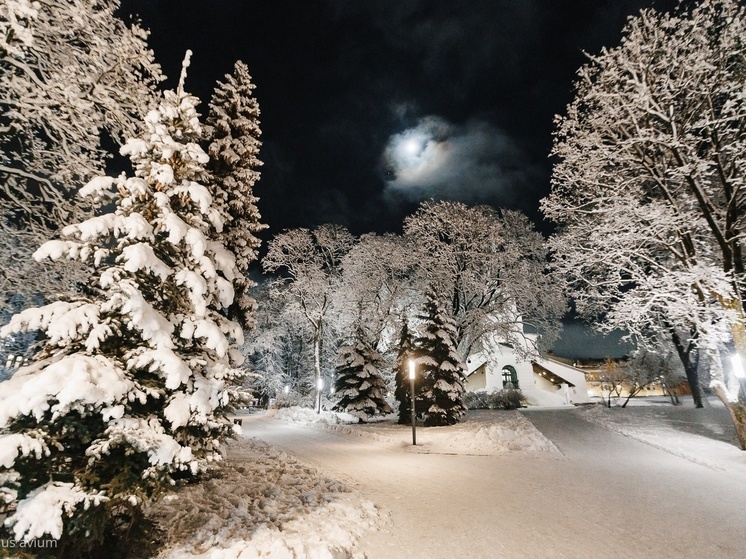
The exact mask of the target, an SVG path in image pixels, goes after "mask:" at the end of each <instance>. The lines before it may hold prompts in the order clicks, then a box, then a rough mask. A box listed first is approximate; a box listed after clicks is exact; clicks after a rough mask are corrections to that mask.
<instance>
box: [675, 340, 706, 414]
mask: <svg viewBox="0 0 746 559" xmlns="http://www.w3.org/2000/svg"><path fill="white" fill-rule="evenodd" d="M693 337H696V333H695V335H694V336H693ZM671 339H672V340H673V345H674V346H675V347H676V353H678V354H679V359H680V360H681V364H682V365H684V372H685V373H686V382H687V383H688V384H689V388H690V389H691V391H692V399H693V400H694V407H695V408H703V407H704V405H703V404H702V389H701V388H700V385H699V371H698V364H699V359H697V363H692V350H695V351H697V350H696V348H694V344H693V343H692V342H689V344H688V345H687V346H686V347H684V344H683V343H682V341H681V338H680V337H679V335H678V333H677V332H676V330H674V329H673V328H671Z"/></svg>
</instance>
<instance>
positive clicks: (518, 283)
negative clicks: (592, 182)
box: [404, 202, 566, 356]
mask: <svg viewBox="0 0 746 559" xmlns="http://www.w3.org/2000/svg"><path fill="white" fill-rule="evenodd" d="M404 232H405V235H407V236H409V237H411V239H412V243H413V246H414V247H415V248H416V250H417V253H416V255H415V257H416V262H417V264H418V267H419V273H420V274H421V277H422V279H423V284H426V285H429V286H431V287H432V288H433V289H435V290H436V291H437V293H438V294H439V296H440V295H442V296H443V297H444V299H445V300H447V301H448V303H449V305H448V309H447V311H448V313H449V315H450V316H451V317H453V318H454V320H455V321H456V328H457V340H456V341H457V344H458V349H459V352H460V353H461V355H462V356H468V355H469V354H470V353H471V352H472V349H473V348H475V347H476V346H477V345H478V344H480V343H482V342H484V341H485V340H486V339H487V338H488V337H489V336H490V335H497V336H499V337H500V338H501V339H502V340H505V341H507V342H520V343H517V344H516V347H517V349H519V350H520V348H523V347H526V344H525V341H524V338H523V334H524V332H523V328H522V326H523V325H525V326H528V327H531V328H533V329H535V330H536V331H539V332H541V334H542V336H541V337H540V338H539V340H540V343H541V344H543V346H544V347H548V346H549V344H551V342H552V341H553V340H554V339H555V338H556V336H557V335H558V333H559V328H560V321H559V319H560V317H561V316H562V314H563V313H564V311H565V308H566V307H565V299H564V295H563V290H562V286H561V283H560V282H558V281H555V280H553V279H552V278H550V277H549V276H548V275H546V274H545V268H546V265H547V260H546V257H547V248H546V246H545V242H544V239H543V237H542V236H541V234H540V233H538V232H537V231H535V230H534V228H533V226H532V224H531V222H530V221H529V220H528V218H527V217H526V216H524V215H523V214H521V213H520V212H516V211H508V210H503V211H502V212H497V211H495V210H494V209H492V208H490V207H487V206H474V207H468V206H466V205H464V204H462V203H459V202H425V203H423V204H422V205H421V206H420V208H419V209H418V210H417V212H415V213H414V214H413V215H411V216H409V217H407V218H406V219H405V222H404ZM530 349H531V350H532V351H535V350H538V349H540V348H538V347H537V348H530Z"/></svg>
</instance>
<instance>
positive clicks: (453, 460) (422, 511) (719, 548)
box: [244, 410, 746, 559]
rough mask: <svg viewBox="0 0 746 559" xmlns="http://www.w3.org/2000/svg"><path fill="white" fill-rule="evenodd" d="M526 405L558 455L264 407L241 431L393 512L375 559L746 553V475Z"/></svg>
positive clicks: (373, 540)
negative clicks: (407, 437)
mask: <svg viewBox="0 0 746 559" xmlns="http://www.w3.org/2000/svg"><path fill="white" fill-rule="evenodd" d="M525 415H526V417H528V418H529V419H530V420H531V421H532V422H533V423H534V424H535V425H536V426H537V427H538V428H539V430H541V431H542V432H543V433H544V434H545V435H546V436H547V437H548V438H549V439H551V440H552V441H553V442H554V443H555V444H556V445H557V447H558V448H559V449H560V450H561V452H562V454H558V453H554V454H551V453H550V454H545V455H539V454H535V455H527V454H525V453H522V454H516V455H503V456H454V455H441V454H419V453H413V452H411V450H412V449H411V447H410V448H402V447H396V446H392V445H391V444H385V443H382V442H379V441H375V440H371V439H369V438H361V437H355V436H350V435H345V434H340V433H336V432H331V431H329V430H326V429H324V428H323V427H320V426H311V425H298V424H293V423H289V422H283V421H277V420H273V419H271V418H266V417H263V416H255V417H252V418H250V419H248V420H247V421H245V423H244V434H245V435H246V436H251V437H257V438H259V439H262V440H264V441H267V442H268V443H270V444H272V445H276V446H278V447H281V448H283V449H285V450H287V451H289V452H290V453H292V454H293V455H295V456H297V457H298V458H299V459H301V460H303V461H306V462H308V463H310V464H312V465H314V466H316V467H318V468H319V469H320V470H322V471H324V472H327V473H328V474H329V475H332V476H337V477H339V478H341V479H343V480H344V481H347V482H348V483H350V484H351V485H352V486H353V487H354V488H355V489H357V490H358V491H359V492H360V493H361V494H362V495H363V496H364V497H365V498H369V499H371V500H372V501H373V502H374V503H375V504H376V505H378V506H379V507H381V508H382V509H383V510H384V511H388V512H389V513H390V515H391V524H390V525H389V526H388V527H386V528H385V529H384V530H383V531H381V532H375V533H372V534H369V535H368V536H366V537H364V538H363V540H361V542H360V545H359V550H360V551H362V552H364V553H365V554H366V555H367V557H369V558H370V559H377V558H382V559H383V558H386V559H388V558H392V557H406V558H407V559H419V558H423V559H424V558H436V559H437V558H449V557H459V558H462V557H475V558H487V557H506V558H507V557H510V558H568V559H582V558H593V559H598V558H607V557H608V558H616V557H618V558H662V559H665V558H677V559H680V558H687V557H692V558H694V557H697V558H699V559H701V558H703V557H720V558H725V559H728V558H736V557H739V558H740V557H743V556H744V550H745V549H746V473H744V472H732V471H731V472H725V471H716V470H713V469H711V468H707V467H705V466H702V465H699V464H694V463H692V462H690V461H687V460H685V459H682V458H679V457H677V456H674V455H672V454H670V453H667V452H664V451H662V450H659V449H656V448H653V447H651V446H649V445H646V444H643V443H640V442H637V441H635V440H632V439H630V438H627V437H624V436H622V435H620V434H617V433H613V432H611V431H608V430H607V429H604V428H603V427H601V426H599V425H596V424H594V423H590V422H588V421H584V420H583V419H581V418H580V417H579V413H578V412H577V411H576V410H548V411H531V412H528V413H526V414H525ZM426 438H427V430H426V429H421V430H419V431H418V440H422V441H423V442H426Z"/></svg>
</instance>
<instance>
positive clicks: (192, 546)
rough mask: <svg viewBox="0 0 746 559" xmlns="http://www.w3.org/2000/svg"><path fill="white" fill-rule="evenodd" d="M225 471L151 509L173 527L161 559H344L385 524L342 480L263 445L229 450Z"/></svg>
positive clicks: (239, 444)
mask: <svg viewBox="0 0 746 559" xmlns="http://www.w3.org/2000/svg"><path fill="white" fill-rule="evenodd" d="M226 454H227V459H226V461H225V463H224V464H223V465H222V466H221V467H220V468H219V470H218V473H217V474H216V475H215V476H214V477H212V478H211V479H208V480H206V481H205V482H203V483H199V484H195V485H191V486H187V487H183V488H180V489H179V490H178V491H177V492H176V493H174V494H172V495H170V496H167V497H166V498H164V499H162V500H161V501H160V502H159V503H157V505H156V506H155V507H153V509H152V510H151V511H150V516H151V518H153V519H155V520H157V521H158V522H159V524H160V525H161V526H162V527H164V528H166V530H167V532H168V534H169V539H170V542H169V545H168V547H167V549H165V550H164V551H163V552H162V553H161V554H160V555H159V559H181V558H186V557H190V558H204V559H253V558H255V557H277V558H293V557H297V558H301V557H308V558H309V559H325V558H328V557H344V556H346V555H347V550H349V549H351V548H352V547H353V546H354V544H355V542H356V541H357V539H358V538H359V537H360V535H361V534H362V533H364V532H365V531H367V530H371V529H377V528H378V527H379V526H380V523H381V522H382V521H384V520H385V518H384V517H382V515H381V514H380V512H379V511H378V510H377V509H376V507H375V506H374V505H373V504H372V503H371V502H370V501H366V500H363V499H361V498H360V497H359V496H358V495H355V494H354V493H353V492H352V491H351V489H350V488H349V487H348V486H347V485H346V484H345V483H342V482H340V481H337V480H334V479H331V478H329V477H327V476H324V475H323V474H321V473H320V472H318V471H317V470H316V469H315V468H312V467H309V466H308V465H306V464H303V463H301V462H299V461H298V460H296V459H294V458H293V457H292V456H289V455H288V454H287V453H285V452H282V451H279V450H277V449H275V448H272V447H271V446H269V445H267V444H266V443H263V442H261V441H257V440H255V439H241V440H239V441H236V442H234V443H232V444H230V445H229V446H228V447H227V449H226Z"/></svg>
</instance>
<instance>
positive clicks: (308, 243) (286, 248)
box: [262, 224, 355, 384]
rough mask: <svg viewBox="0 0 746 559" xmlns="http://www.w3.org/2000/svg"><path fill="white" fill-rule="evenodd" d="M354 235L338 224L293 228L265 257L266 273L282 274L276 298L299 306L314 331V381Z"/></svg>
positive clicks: (274, 241)
mask: <svg viewBox="0 0 746 559" xmlns="http://www.w3.org/2000/svg"><path fill="white" fill-rule="evenodd" d="M354 243H355V238H354V237H353V235H352V234H350V232H349V231H347V229H345V228H344V227H341V226H339V225H328V224H327V225H321V226H319V227H317V228H316V229H314V230H312V231H309V230H308V229H292V230H290V231H285V232H283V233H280V234H279V235H277V236H276V237H275V238H274V239H272V240H271V241H270V242H269V244H268V250H267V255H266V256H265V257H264V259H263V260H262V266H263V267H264V270H265V272H270V273H273V272H278V273H280V274H282V275H281V276H279V277H278V278H277V279H276V280H275V282H274V289H273V292H272V296H273V297H280V298H283V299H284V300H285V301H286V302H287V303H288V304H293V305H295V306H297V309H298V311H299V313H300V315H301V316H303V318H304V319H305V320H306V321H307V322H308V325H309V327H310V330H311V335H312V343H313V356H314V358H313V359H314V384H317V383H318V381H319V379H321V378H322V371H321V369H322V365H321V363H322V354H323V340H324V329H325V326H326V323H327V320H328V313H329V310H330V307H331V303H332V298H333V294H334V291H335V290H336V289H337V287H338V285H339V281H340V276H341V272H342V269H341V263H342V258H343V257H344V256H345V255H346V254H347V253H348V252H349V251H350V249H351V248H352V247H353V245H354Z"/></svg>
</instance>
